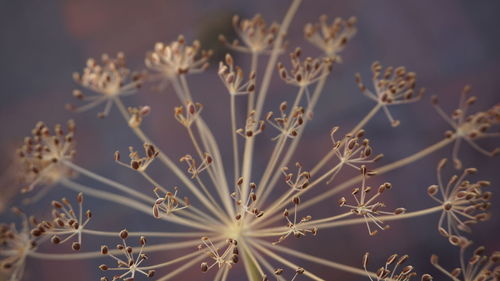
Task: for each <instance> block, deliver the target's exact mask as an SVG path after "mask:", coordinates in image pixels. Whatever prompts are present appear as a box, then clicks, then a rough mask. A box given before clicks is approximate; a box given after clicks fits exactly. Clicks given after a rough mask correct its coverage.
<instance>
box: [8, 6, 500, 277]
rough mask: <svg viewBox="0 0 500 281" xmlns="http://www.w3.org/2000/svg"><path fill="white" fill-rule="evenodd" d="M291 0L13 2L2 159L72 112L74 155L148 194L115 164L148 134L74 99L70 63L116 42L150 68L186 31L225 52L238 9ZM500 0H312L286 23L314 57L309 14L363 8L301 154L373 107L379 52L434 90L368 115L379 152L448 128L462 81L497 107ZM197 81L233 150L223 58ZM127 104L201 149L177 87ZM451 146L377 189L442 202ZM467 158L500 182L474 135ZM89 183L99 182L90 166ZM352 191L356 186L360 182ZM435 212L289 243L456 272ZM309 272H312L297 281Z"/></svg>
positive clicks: (99, 216) (122, 217)
mask: <svg viewBox="0 0 500 281" xmlns="http://www.w3.org/2000/svg"><path fill="white" fill-rule="evenodd" d="M288 4H289V1H284V0H276V1H263V0H254V1H229V0H225V1H222V0H221V1H211V0H205V1H202V0H196V1H194V0H186V1H182V2H181V1H159V0H158V1H130V0H127V1H124V0H119V1H118V0H112V1H111V0H110V1H98V0H73V1H33V0H31V1H29V0H27V1H2V2H1V3H0V21H1V25H0V26H1V27H0V38H1V39H2V43H1V47H0V48H1V51H0V73H1V75H0V98H1V102H0V118H1V120H2V123H1V124H2V126H3V128H2V135H1V137H0V151H1V152H2V155H4V157H3V158H2V159H0V167H1V168H2V170H7V167H8V166H9V159H10V155H11V154H12V151H13V149H14V148H15V147H16V146H17V145H18V144H19V143H20V142H22V139H23V137H24V136H26V135H28V134H29V132H30V130H31V128H32V127H33V126H34V125H35V123H36V122H37V121H39V120H43V121H44V122H46V123H47V124H49V125H51V126H52V125H53V124H55V123H58V122H63V123H64V122H65V120H67V119H69V118H73V119H75V121H76V122H77V136H76V138H77V142H78V155H77V158H76V162H77V163H78V164H79V165H81V166H83V167H87V168H89V169H91V170H93V171H96V172H98V173H100V174H105V175H108V176H109V177H110V178H113V179H116V180H118V181H120V182H124V183H127V184H128V185H131V186H137V188H138V189H141V188H142V190H145V192H149V190H150V188H149V186H148V184H147V183H146V182H145V181H144V180H143V179H142V178H140V177H139V176H138V175H136V174H134V173H132V172H131V171H129V170H126V169H123V168H122V167H119V166H117V165H116V164H115V163H114V162H113V159H112V156H113V152H114V151H115V150H120V151H122V152H123V153H125V152H126V151H127V147H128V146H130V145H133V146H136V147H138V146H139V145H140V142H139V141H138V140H137V139H136V137H135V136H134V135H132V133H131V132H130V131H129V130H128V128H127V126H126V125H125V124H124V122H123V120H122V119H121V116H119V115H118V112H117V110H116V108H113V109H112V112H111V116H109V117H108V118H106V119H104V120H100V119H98V118H97V117H96V114H97V110H92V111H89V112H86V113H83V114H78V115H76V114H73V113H71V112H68V111H66V110H65V109H64V104H66V103H67V102H73V99H72V96H71V91H72V90H73V89H74V88H76V85H75V84H74V83H73V80H72V77H71V74H72V73H73V72H75V71H81V69H82V68H83V66H84V64H85V61H86V59H87V58H88V57H99V56H100V55H101V53H109V54H112V55H114V54H115V53H116V52H118V51H123V52H125V54H126V56H127V60H128V65H129V67H130V68H131V69H134V70H141V69H143V68H144V63H143V61H144V54H145V52H146V51H149V50H150V49H152V48H153V45H154V43H155V42H157V41H162V42H171V41H172V40H175V39H176V38H177V36H178V35H179V34H184V35H185V36H186V38H187V40H188V42H191V41H192V40H193V39H200V40H201V42H202V46H203V47H205V48H212V49H215V51H216V53H217V54H218V55H221V54H224V52H226V51H227V50H225V49H224V48H223V47H222V46H221V45H220V44H219V43H218V41H217V35H218V34H220V33H223V34H226V35H229V36H228V37H231V36H232V26H231V17H232V15H233V14H239V15H240V16H241V17H252V16H253V15H254V14H255V13H261V14H262V15H263V17H264V18H265V19H266V20H267V21H268V22H270V21H274V20H276V21H279V20H280V19H281V18H282V16H283V15H284V13H285V11H286V8H287V6H288ZM499 8H500V2H498V1H466V0H461V1H456V0H445V1H430V0H425V1H358V0H355V1H328V0H322V1H304V3H303V4H302V6H301V9H300V10H299V12H298V14H297V16H296V18H295V19H294V21H293V22H292V26H291V29H290V31H289V37H288V40H289V46H290V47H291V48H294V47H295V46H301V47H303V49H304V54H305V55H311V56H316V55H319V51H318V50H316V49H314V48H313V47H311V46H310V45H309V43H307V42H306V41H305V40H303V35H302V34H303V33H302V29H303V26H304V24H305V23H307V22H314V21H316V20H317V18H318V17H319V16H320V15H321V14H327V15H328V16H329V18H330V19H333V18H334V17H338V16H340V17H344V18H347V17H349V16H356V17H357V18H358V34H357V35H356V36H355V38H354V39H353V40H352V41H351V42H350V43H349V44H348V46H347V48H346V50H345V51H344V52H343V53H342V57H343V63H342V64H339V65H335V67H334V71H333V74H332V75H331V79H330V82H329V83H328V84H327V86H326V88H325V90H324V94H323V96H322V98H321V100H320V103H319V104H318V106H317V108H316V112H315V116H314V120H313V122H311V123H310V124H309V126H308V129H307V130H306V136H305V138H304V140H303V141H302V148H301V149H299V151H298V153H297V154H296V155H295V157H294V158H293V161H296V160H300V161H301V162H303V163H304V165H305V166H306V167H311V166H312V165H314V163H315V161H317V160H318V159H320V158H321V157H322V155H324V154H325V153H326V152H327V151H328V149H329V148H330V144H331V143H330V138H329V130H330V129H331V128H332V127H333V126H336V125H340V126H341V128H343V130H342V132H343V133H345V132H346V131H347V130H348V129H349V128H352V127H353V126H354V125H355V124H356V123H357V122H358V121H359V120H360V119H361V118H362V117H363V116H364V115H365V114H366V113H367V112H368V111H369V110H370V109H371V107H372V106H373V104H372V103H371V101H370V100H368V99H366V98H365V97H364V96H363V95H362V94H361V93H360V92H359V90H358V88H357V86H356V84H355V83H354V73H356V72H360V73H361V74H362V77H363V78H364V81H365V82H366V84H367V85H369V80H370V77H371V72H370V65H371V63H372V62H373V61H375V60H379V61H380V62H381V63H382V64H383V65H384V66H388V65H393V66H399V65H403V66H406V67H407V69H408V70H410V71H414V72H416V73H417V85H419V86H420V87H425V88H426V89H427V91H426V96H425V98H424V99H423V101H421V102H419V103H417V104H411V105H408V106H402V107H396V108H392V109H391V111H392V113H393V114H394V116H395V117H396V118H398V119H399V120H400V121H401V125H400V126H399V127H397V128H391V127H390V125H389V122H388V121H387V119H386V117H385V116H384V115H383V114H382V112H380V113H379V114H378V115H377V116H376V117H375V118H374V119H373V121H372V122H370V123H369V124H368V126H367V128H366V130H367V136H368V137H370V139H371V141H372V144H373V146H374V149H375V151H376V152H383V153H384V154H385V155H386V157H385V159H383V161H381V162H382V163H388V162H389V161H391V160H396V159H399V158H401V157H402V156H405V155H409V154H411V153H412V152H416V151H418V150H420V149H422V148H425V147H426V146H428V145H430V144H432V143H434V142H437V141H438V140H440V139H441V138H442V136H443V132H444V131H445V130H447V129H448V126H447V124H446V123H445V122H444V121H443V120H441V118H440V117H439V116H438V115H437V114H436V113H435V112H434V110H433V108H432V107H431V105H430V100H429V97H430V96H431V95H438V96H439V97H440V100H441V104H442V105H443V107H444V108H445V109H446V110H447V111H448V112H449V111H451V110H452V109H454V108H455V107H456V105H457V103H458V97H459V94H460V93H461V90H462V88H463V86H464V85H466V84H471V85H472V93H473V94H474V95H477V96H478V97H479V100H478V102H477V104H476V105H475V106H474V107H473V109H474V111H475V110H484V109H486V108H488V107H490V106H491V105H493V104H497V103H498V102H499V101H500V80H499V79H498V73H499V71H500V54H499V52H498V50H500V30H499V26H500V17H498V10H499ZM285 59H286V57H283V58H282V59H281V60H282V61H284V60H285ZM214 61H215V62H217V61H216V60H214ZM236 63H237V64H239V65H242V66H243V67H244V68H246V69H248V67H249V58H247V57H244V56H241V55H237V56H236ZM262 64H263V61H262V60H261V65H262ZM213 65H216V63H214V64H213ZM276 78H277V77H276ZM189 81H190V85H191V90H192V92H193V94H194V96H195V97H196V98H197V99H198V100H197V101H199V102H202V103H203V104H204V105H205V110H204V112H203V115H204V116H205V117H204V118H205V120H207V121H208V123H209V125H211V127H212V129H213V130H214V132H215V134H216V136H217V137H218V138H219V141H220V145H221V147H230V135H229V131H228V130H229V128H230V125H229V109H228V106H229V103H228V101H229V99H228V95H227V93H226V91H225V89H224V88H223V86H222V84H221V83H220V81H219V78H218V77H217V76H216V72H215V70H214V68H211V69H209V70H208V71H207V73H204V74H202V75H197V76H190V77H189ZM370 86H371V85H370ZM290 93H295V89H293V88H291V87H288V86H283V83H282V82H281V81H278V79H275V80H274V81H273V84H272V88H271V91H270V94H269V97H270V98H269V100H268V103H267V105H266V107H265V109H266V110H276V106H277V105H278V104H279V103H280V102H281V101H282V100H284V99H289V98H290ZM124 102H125V103H126V104H127V105H145V104H148V105H151V106H152V110H153V112H152V114H151V115H150V116H149V117H147V119H146V121H145V123H144V129H145V131H146V132H148V134H149V135H150V136H151V138H152V139H153V140H155V142H156V144H157V145H158V146H160V147H161V148H162V149H163V150H164V151H165V152H167V153H168V154H169V155H170V156H171V158H173V159H177V158H178V157H181V156H183V155H184V154H186V153H192V152H193V151H192V147H191V146H190V145H189V142H188V138H187V135H186V134H185V131H184V130H183V129H182V128H181V127H180V126H179V125H178V123H177V122H176V121H175V119H174V118H173V107H174V106H177V105H178V104H179V102H178V101H177V99H176V97H175V95H174V94H173V91H172V89H171V88H167V89H166V90H165V91H163V92H158V91H155V90H154V89H152V87H151V86H150V85H148V86H146V87H145V88H144V89H142V90H141V91H140V92H139V94H137V95H134V96H132V97H130V98H126V99H124ZM241 108H243V104H241ZM99 109H100V108H99ZM240 117H241V116H240ZM269 131H270V132H269V133H267V134H266V136H267V137H269V136H274V133H275V132H272V131H271V130H269ZM495 144H496V145H497V146H498V139H496V140H491V141H486V142H484V145H485V146H486V147H489V148H492V147H494V146H495ZM271 149H272V146H270V145H267V146H266V147H265V148H264V147H263V148H262V153H260V152H259V155H260V157H259V158H258V159H257V162H256V163H257V165H258V166H259V167H260V166H262V164H263V163H265V162H266V161H267V157H268V155H269V154H270V151H271ZM224 153H225V158H227V159H230V158H229V157H230V154H229V153H230V149H227V151H224ZM450 153H451V147H446V148H445V149H443V150H441V151H439V152H437V153H435V154H433V155H432V156H429V157H427V158H425V159H423V160H420V161H419V162H418V163H415V164H413V165H411V166H408V167H405V168H403V169H400V170H398V171H396V172H393V173H389V174H386V175H384V176H381V177H376V178H373V179H372V180H371V181H370V184H371V185H372V186H377V185H378V184H380V183H381V182H384V181H390V182H392V184H393V186H394V187H395V188H394V189H393V190H392V191H391V192H390V193H389V194H386V196H387V197H386V202H387V204H388V205H389V206H392V207H399V206H402V207H406V208H407V209H408V210H418V209H422V208H426V207H429V206H432V205H433V201H432V200H431V199H430V198H428V196H427V194H426V188H427V186H429V185H430V184H433V183H435V166H436V164H437V161H438V160H439V159H441V158H443V157H449V155H450ZM460 155H461V158H462V160H463V162H464V165H465V166H466V167H468V166H474V167H477V168H478V169H479V171H480V172H479V174H478V176H477V178H480V179H485V180H491V181H492V182H493V188H492V189H496V188H497V187H498V183H499V182H500V176H499V172H500V169H499V166H500V165H499V162H498V158H497V159H490V158H487V157H485V156H482V155H479V154H478V153H477V152H476V151H474V150H472V149H470V148H469V147H468V146H467V145H464V146H463V147H462V150H461V152H460ZM153 166H154V167H153V171H154V172H153V173H154V174H155V175H156V178H157V179H158V180H159V181H160V182H163V183H166V185H167V186H170V185H175V184H178V183H177V182H176V180H175V179H173V177H172V176H171V175H170V174H168V173H165V172H164V171H162V170H161V169H162V167H161V164H157V165H153ZM261 169H262V168H261ZM256 171H258V170H256ZM447 172H448V174H447V175H446V177H448V176H450V175H451V173H452V172H453V171H452V169H451V168H449V169H448V170H447ZM230 174H231V173H228V175H230ZM340 179H342V178H340ZM79 181H81V182H83V183H88V184H91V183H92V182H91V181H88V180H87V179H85V178H83V177H82V178H80V179H79ZM337 182H339V181H337ZM8 188H10V186H5V187H4V186H2V189H6V190H5V191H4V190H2V193H3V194H7V189H8ZM280 188H282V187H278V190H280ZM281 190H283V189H281ZM71 194H72V193H71V192H68V191H66V190H63V189H62V188H60V187H59V188H56V190H54V191H52V192H51V193H50V194H49V196H48V197H47V198H46V199H44V200H42V201H43V202H41V203H40V204H38V205H37V206H32V207H29V208H27V210H28V211H29V212H33V213H39V212H43V210H44V209H46V206H47V204H48V203H49V202H50V200H52V199H55V198H59V197H61V196H73V195H71ZM344 194H349V191H347V190H346V192H344ZM495 195H496V194H495ZM340 196H341V195H338V196H335V197H334V198H332V199H331V200H327V201H325V202H323V203H322V204H320V205H318V206H317V207H315V208H314V211H312V213H311V214H312V215H313V216H314V217H319V216H329V215H334V214H338V213H339V212H340V211H339V209H338V207H337V204H336V202H337V199H338V197H340ZM416 198H417V199H416ZM88 201H90V202H92V203H89V204H88V205H87V206H90V208H91V209H92V211H93V213H94V214H95V218H94V219H93V220H94V221H93V222H92V224H91V226H92V228H96V229H103V230H109V231H118V230H120V229H121V228H124V227H127V228H128V229H129V230H131V231H140V230H146V231H161V230H165V231H172V230H176V229H177V228H176V227H175V226H172V225H169V224H166V225H165V224H163V223H161V222H158V221H156V220H154V219H153V218H145V217H144V216H143V215H138V214H136V213H134V211H133V210H128V209H126V208H123V207H121V206H114V205H110V204H109V203H106V202H102V201H98V200H88ZM493 203H494V206H493V208H492V210H491V212H492V215H493V216H492V219H491V220H490V221H488V222H487V223H483V224H480V225H477V226H475V227H474V233H473V235H472V237H473V238H474V240H475V241H477V242H476V244H478V245H481V244H484V245H486V246H488V250H489V251H493V250H498V249H499V248H500V247H499V242H498V241H499V240H498V233H499V232H498V231H499V230H500V227H499V223H498V218H497V215H498V211H499V210H500V208H499V206H498V203H499V200H498V199H497V197H496V196H495V197H494V198H493ZM303 215H305V214H303ZM12 218H13V217H12V216H11V215H9V214H4V215H2V221H8V220H11V219H12ZM437 220H438V215H437V214H435V215H430V216H428V217H422V218H418V219H414V220H406V221H398V222H392V223H391V229H390V230H389V231H385V232H382V233H379V234H378V235H377V236H375V237H369V236H368V234H367V231H366V229H365V226H362V225H357V226H352V227H347V228H338V229H331V230H324V231H322V230H320V235H319V236H318V237H317V238H315V239H312V238H310V237H306V238H303V239H301V240H292V241H287V244H286V245H292V244H293V246H294V247H295V248H297V249H301V250H303V251H304V252H307V253H314V254H316V255H317V256H320V257H323V258H327V259H331V260H334V261H337V262H341V263H345V264H349V265H354V266H361V257H362V255H363V253H364V252H365V251H370V252H372V256H373V258H374V260H373V261H372V262H371V264H372V268H373V269H375V268H378V265H379V264H380V265H381V264H382V261H383V260H385V258H386V257H387V256H388V255H390V254H392V253H394V252H397V253H401V254H403V253H408V254H410V257H411V263H412V264H413V265H415V266H416V268H417V271H418V272H420V273H425V272H430V273H432V274H434V275H436V277H438V280H440V279H444V278H445V277H443V276H442V275H439V274H437V273H436V271H435V270H434V269H433V268H432V267H431V266H430V264H429V262H428V259H429V256H430V254H432V253H436V254H439V255H440V256H442V260H443V264H445V265H448V268H453V267H454V266H457V265H458V249H457V248H454V247H452V246H451V245H449V244H448V243H447V241H446V240H445V239H444V238H442V237H441V236H440V235H439V234H438V233H437V230H436V224H437ZM495 233H497V234H496V235H495ZM85 239H86V240H87V239H88V241H86V244H84V248H83V251H91V250H94V249H98V246H99V245H100V244H101V243H102V242H101V241H97V240H96V237H88V238H85ZM115 241H116V240H115ZM115 241H114V240H108V241H106V243H111V244H113V243H114V242H115ZM63 248H64V247H63ZM42 250H46V251H50V250H51V249H45V248H43V249H42ZM175 256H176V253H175V252H167V253H159V254H154V255H153V257H154V259H152V260H153V261H158V260H163V259H165V260H166V259H168V257H175ZM292 260H293V261H296V260H295V259H292ZM102 262H108V260H106V259H105V260H95V261H92V262H88V261H85V262H76V263H75V262H49V261H39V260H30V261H28V267H27V268H28V269H27V271H26V275H25V278H24V280H27V281H28V280H68V275H69V274H71V280H74V281H83V280H97V276H100V272H99V270H98V269H97V267H96V266H97V265H98V264H100V263H102ZM299 264H300V265H302V266H303V267H305V268H306V269H308V270H311V271H313V272H314V273H316V274H318V275H320V276H322V277H324V278H326V280H362V278H360V277H359V276H353V275H349V274H346V273H344V272H340V271H336V270H332V269H329V268H325V267H323V266H319V265H311V264H309V263H307V262H301V263H299ZM275 265H276V266H278V265H277V264H275ZM280 266H281V265H280ZM238 267H239V268H241V267H242V265H239V266H238ZM288 273H289V274H291V272H288ZM182 276H183V277H177V278H174V280H181V278H184V279H185V280H205V279H206V280H208V279H210V276H212V275H211V274H209V275H201V273H199V272H198V268H197V266H196V270H192V271H191V273H189V274H188V273H186V274H184V275H182ZM242 276H244V275H242V274H240V275H239V276H237V275H236V274H233V275H232V276H231V278H230V280H243V279H245V278H243V277H242ZM305 279H306V278H305V277H301V279H299V280H305Z"/></svg>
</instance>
